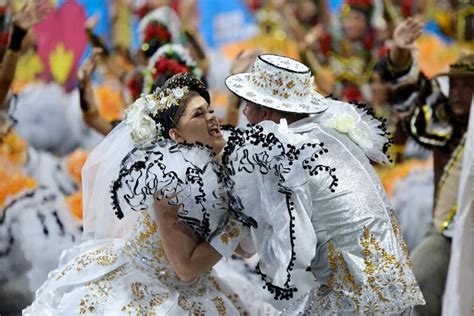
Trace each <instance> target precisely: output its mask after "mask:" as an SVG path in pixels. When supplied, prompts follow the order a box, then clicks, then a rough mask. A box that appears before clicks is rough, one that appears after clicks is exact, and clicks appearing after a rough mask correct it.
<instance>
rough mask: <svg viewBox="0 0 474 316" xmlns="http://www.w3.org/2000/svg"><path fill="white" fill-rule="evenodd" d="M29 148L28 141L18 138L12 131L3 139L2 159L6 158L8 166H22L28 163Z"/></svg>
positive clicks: (0, 143)
mask: <svg viewBox="0 0 474 316" xmlns="http://www.w3.org/2000/svg"><path fill="white" fill-rule="evenodd" d="M27 147H28V143H27V141H26V140H24V139H23V138H21V137H20V136H18V134H17V133H16V132H14V131H11V132H10V133H8V135H7V136H5V137H2V139H1V142H0V158H5V159H6V160H7V162H6V163H7V164H12V165H14V166H21V165H23V164H24V163H25V161H26V150H27ZM2 163H3V162H2Z"/></svg>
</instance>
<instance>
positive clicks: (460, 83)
mask: <svg viewBox="0 0 474 316" xmlns="http://www.w3.org/2000/svg"><path fill="white" fill-rule="evenodd" d="M473 93H474V75H457V76H451V77H450V78H449V105H450V106H451V110H452V112H453V114H454V116H455V119H456V120H457V121H460V122H468V120H469V110H470V106H471V99H472V95H473Z"/></svg>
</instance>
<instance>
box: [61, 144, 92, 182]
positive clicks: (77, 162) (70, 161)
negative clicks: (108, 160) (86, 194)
mask: <svg viewBox="0 0 474 316" xmlns="http://www.w3.org/2000/svg"><path fill="white" fill-rule="evenodd" d="M88 155H89V153H88V152H87V151H85V150H82V149H76V150H75V151H74V152H73V153H72V154H70V155H69V157H68V158H67V160H66V168H67V171H68V173H69V175H70V176H71V177H72V178H73V179H74V180H75V181H76V182H77V183H79V184H80V183H82V178H81V171H82V167H84V164H85V163H86V160H87V156H88Z"/></svg>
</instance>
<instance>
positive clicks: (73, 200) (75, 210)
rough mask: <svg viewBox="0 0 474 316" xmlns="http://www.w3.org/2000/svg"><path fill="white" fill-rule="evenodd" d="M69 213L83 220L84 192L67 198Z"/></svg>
mask: <svg viewBox="0 0 474 316" xmlns="http://www.w3.org/2000/svg"><path fill="white" fill-rule="evenodd" d="M65 201H66V204H67V205H68V206H69V211H70V212H71V213H72V215H74V217H75V218H77V219H79V220H82V191H78V192H76V193H74V194H72V195H69V196H67V197H66V198H65Z"/></svg>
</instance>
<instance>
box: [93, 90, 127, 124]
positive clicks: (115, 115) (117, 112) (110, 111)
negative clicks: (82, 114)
mask: <svg viewBox="0 0 474 316" xmlns="http://www.w3.org/2000/svg"><path fill="white" fill-rule="evenodd" d="M94 92H95V96H96V98H97V100H98V103H99V114H100V115H101V116H102V117H103V118H105V119H106V120H107V121H109V122H112V121H115V120H120V119H122V118H123V108H124V102H123V99H122V95H121V94H120V91H117V90H116V89H113V88H112V87H110V86H108V85H102V86H100V87H97V88H96V89H95V91H94Z"/></svg>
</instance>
